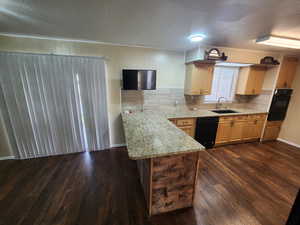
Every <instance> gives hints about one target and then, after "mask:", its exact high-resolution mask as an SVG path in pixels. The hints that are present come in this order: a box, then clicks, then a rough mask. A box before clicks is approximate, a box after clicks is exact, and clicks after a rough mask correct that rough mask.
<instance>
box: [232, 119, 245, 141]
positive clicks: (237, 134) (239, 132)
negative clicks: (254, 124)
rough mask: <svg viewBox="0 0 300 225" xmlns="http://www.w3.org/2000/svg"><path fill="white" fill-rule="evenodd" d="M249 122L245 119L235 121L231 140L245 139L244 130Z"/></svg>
mask: <svg viewBox="0 0 300 225" xmlns="http://www.w3.org/2000/svg"><path fill="white" fill-rule="evenodd" d="M246 125H247V122H244V121H240V122H239V121H235V122H234V123H233V126H232V129H231V136H230V141H241V140H243V131H244V128H245V127H246Z"/></svg>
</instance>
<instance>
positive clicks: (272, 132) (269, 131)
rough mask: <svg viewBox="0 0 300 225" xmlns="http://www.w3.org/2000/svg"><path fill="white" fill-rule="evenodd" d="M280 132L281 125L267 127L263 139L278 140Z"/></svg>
mask: <svg viewBox="0 0 300 225" xmlns="http://www.w3.org/2000/svg"><path fill="white" fill-rule="evenodd" d="M279 132H280V127H278V126H271V127H266V129H265V133H264V137H263V140H264V141H271V140H276V139H277V137H278V135H279Z"/></svg>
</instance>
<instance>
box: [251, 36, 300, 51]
mask: <svg viewBox="0 0 300 225" xmlns="http://www.w3.org/2000/svg"><path fill="white" fill-rule="evenodd" d="M256 44H262V45H271V46H277V47H285V48H296V49H300V40H299V39H294V38H285V37H278V36H266V37H263V38H259V39H257V40H256Z"/></svg>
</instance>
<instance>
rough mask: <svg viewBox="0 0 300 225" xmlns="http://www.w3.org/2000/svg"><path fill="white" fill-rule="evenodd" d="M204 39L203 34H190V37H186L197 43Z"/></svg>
mask: <svg viewBox="0 0 300 225" xmlns="http://www.w3.org/2000/svg"><path fill="white" fill-rule="evenodd" d="M204 38H205V35H203V34H192V35H190V36H188V39H189V40H190V41H191V42H199V41H202V40H203V39H204Z"/></svg>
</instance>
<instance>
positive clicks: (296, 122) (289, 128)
mask: <svg viewBox="0 0 300 225" xmlns="http://www.w3.org/2000/svg"><path fill="white" fill-rule="evenodd" d="M292 88H293V89H294V92H293V96H292V98H291V101H290V104H289V109H288V111H287V115H286V118H285V120H284V122H283V125H282V128H281V131H280V134H279V138H281V139H284V140H286V141H288V142H292V143H294V144H296V145H299V146H300V119H299V116H300V64H299V65H298V70H297V74H296V77H295V80H294V82H293V86H292Z"/></svg>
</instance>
